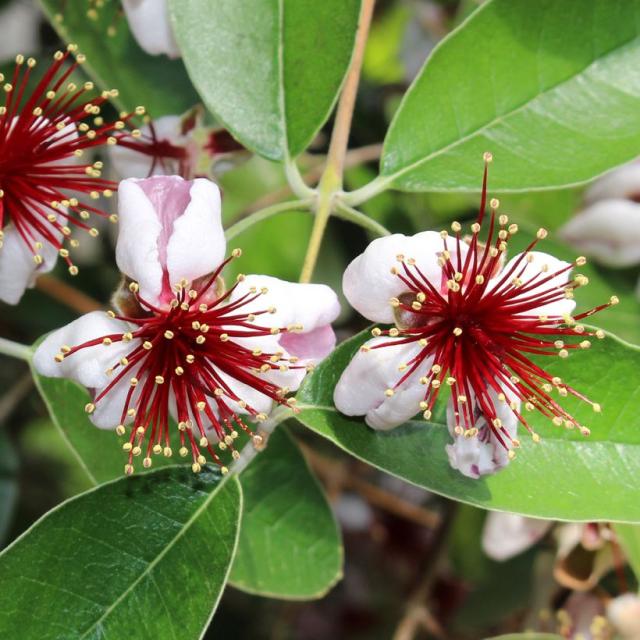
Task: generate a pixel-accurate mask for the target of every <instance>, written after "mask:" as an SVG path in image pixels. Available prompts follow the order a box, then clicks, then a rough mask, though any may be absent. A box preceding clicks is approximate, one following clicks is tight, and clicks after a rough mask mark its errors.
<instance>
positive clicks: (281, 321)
mask: <svg viewBox="0 0 640 640" xmlns="http://www.w3.org/2000/svg"><path fill="white" fill-rule="evenodd" d="M253 287H255V288H256V289H257V290H258V291H260V290H261V289H263V288H266V289H267V292H266V293H264V294H262V295H261V296H260V297H259V298H258V299H257V300H256V301H255V302H253V303H252V304H251V308H252V309H253V308H255V309H267V308H269V307H274V308H275V312H274V313H270V314H268V315H263V316H258V319H257V320H256V324H263V325H264V326H270V327H288V326H290V325H293V324H301V325H302V326H303V329H302V330H303V331H305V332H306V331H313V330H314V329H317V328H318V327H322V326H324V325H327V324H331V323H332V322H333V321H334V320H335V319H336V318H337V317H338V314H339V313H340V303H339V302H338V296H336V294H335V292H334V291H333V290H332V289H331V288H330V287H327V286H326V285H324V284H300V283H298V282H287V281H286V280H280V279H279V278H273V277H271V276H264V275H255V274H253V275H248V276H246V278H245V279H244V281H243V282H241V283H240V284H239V285H238V287H237V288H236V290H235V291H234V293H233V295H232V300H234V301H235V300H238V299H239V298H241V297H242V296H244V295H246V294H247V293H248V292H249V291H250V289H251V288H253ZM242 310H243V311H244V310H246V311H247V312H248V311H249V307H248V306H247V307H243V308H242Z"/></svg>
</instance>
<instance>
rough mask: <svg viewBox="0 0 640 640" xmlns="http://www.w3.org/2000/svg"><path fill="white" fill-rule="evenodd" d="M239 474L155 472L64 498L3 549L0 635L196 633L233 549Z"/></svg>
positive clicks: (57, 639)
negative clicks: (226, 476)
mask: <svg viewBox="0 0 640 640" xmlns="http://www.w3.org/2000/svg"><path fill="white" fill-rule="evenodd" d="M241 502H242V496H241V492H240V487H239V484H238V482H237V480H236V479H234V478H230V479H228V480H226V481H222V482H221V481H220V477H219V475H218V474H217V473H213V472H209V471H206V472H204V473H202V474H200V475H199V476H194V475H193V474H192V473H191V472H190V471H188V470H185V469H176V468H172V469H161V470H157V471H153V472H150V473H146V474H140V475H137V476H133V477H131V478H123V479H121V480H117V481H115V482H111V483H108V484H105V485H102V486H100V487H98V488H97V489H92V490H91V491H88V492H87V493H83V494H81V495H80V496H78V497H76V498H72V499H71V500H69V501H67V502H64V503H62V504H61V505H60V506H59V507H56V508H55V509H54V510H52V511H50V512H49V513H48V514H47V515H46V516H44V517H43V518H42V519H41V520H39V521H38V522H37V523H36V524H35V525H33V527H31V529H29V530H28V531H27V532H26V533H25V534H23V535H22V536H21V537H20V538H18V539H17V540H16V541H15V542H14V543H13V544H12V545H11V546H9V547H8V548H7V549H6V550H5V551H4V552H3V553H2V554H1V555H0V637H2V638H20V639H21V640H36V639H37V640H49V639H50V640H69V639H70V638H74V639H76V640H88V639H89V638H91V639H96V640H97V639H98V638H136V637H138V638H143V637H144V638H155V639H158V640H163V639H164V638H167V639H175V638H198V637H200V635H201V634H202V632H203V630H204V629H205V628H206V626H207V624H208V622H209V620H210V619H211V616H212V615H213V611H215V609H216V606H217V603H218V601H219V599H220V596H221V594H222V590H223V588H224V585H225V582H226V579H227V575H228V573H229V569H230V566H231V562H232V560H233V556H234V554H235V549H236V545H237V537H238V529H239V520H240V514H241V508H242V506H241Z"/></svg>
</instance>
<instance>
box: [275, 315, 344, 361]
mask: <svg viewBox="0 0 640 640" xmlns="http://www.w3.org/2000/svg"><path fill="white" fill-rule="evenodd" d="M280 346H281V347H282V348H283V349H284V350H285V351H286V352H287V353H288V354H289V355H292V356H295V357H296V358H300V359H301V360H302V361H303V362H313V363H314V364H315V363H318V362H320V361H321V360H323V359H324V358H326V357H327V356H328V355H329V354H330V353H331V352H332V351H333V350H334V348H335V346H336V334H335V332H334V331H333V329H332V328H331V325H330V324H325V325H323V326H321V327H318V328H316V329H312V330H311V331H305V332H304V333H285V334H284V335H283V336H282V337H281V338H280Z"/></svg>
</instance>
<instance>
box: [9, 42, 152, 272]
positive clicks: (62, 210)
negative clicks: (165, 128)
mask: <svg viewBox="0 0 640 640" xmlns="http://www.w3.org/2000/svg"><path fill="white" fill-rule="evenodd" d="M76 52H77V47H76V46H75V45H69V46H68V47H67V50H66V51H65V52H62V51H58V52H57V53H56V54H55V55H54V60H53V63H52V65H51V66H50V67H49V68H48V69H47V71H46V72H45V73H44V75H43V76H42V78H41V79H40V81H39V82H38V83H37V84H36V86H35V88H34V89H33V91H31V92H29V91H28V90H27V88H28V85H29V82H30V79H31V75H32V69H33V68H34V67H35V66H36V61H35V60H34V59H33V58H29V59H28V60H25V58H24V56H21V55H19V56H17V57H16V66H15V70H14V72H13V76H12V77H11V78H10V79H9V78H5V77H4V76H3V75H2V74H0V83H4V84H3V85H2V87H3V90H4V104H3V105H2V106H0V185H1V186H0V245H1V242H2V239H3V232H2V229H5V228H6V226H7V224H8V222H9V220H11V222H12V224H13V226H14V227H15V229H16V231H17V232H18V234H19V235H20V237H21V239H22V240H23V241H24V243H25V245H26V246H27V247H28V249H29V250H30V251H31V252H32V253H33V259H34V261H35V263H36V264H37V265H40V264H42V262H43V257H42V254H41V250H42V249H43V247H44V245H45V244H49V245H51V246H53V247H54V248H55V249H56V251H58V253H59V254H60V256H61V257H62V258H64V260H65V261H66V262H67V264H68V267H69V271H70V273H71V274H72V275H76V274H77V272H78V269H77V267H76V266H75V265H74V264H73V263H72V261H71V258H70V257H69V249H67V248H65V246H64V243H65V239H66V238H68V237H69V236H71V229H72V227H74V226H75V227H77V228H80V229H83V230H85V231H87V232H88V233H89V234H90V235H92V236H97V235H98V230H97V229H96V228H95V227H90V226H89V225H88V224H87V220H89V218H90V217H91V215H92V214H96V215H100V216H104V217H107V214H106V213H105V212H103V211H101V210H100V209H99V208H97V207H95V206H94V205H92V204H91V203H90V202H83V201H81V200H80V199H79V198H81V197H82V196H83V195H84V196H88V197H89V199H90V200H97V199H98V198H100V196H105V197H110V196H111V195H112V194H113V190H114V189H115V186H116V185H115V184H114V183H112V182H110V181H108V180H104V179H102V178H101V169H102V163H101V162H94V163H93V164H83V163H82V162H81V161H80V160H79V159H80V158H81V157H82V156H83V155H84V153H85V151H86V150H89V149H93V148H94V147H98V146H100V145H103V144H108V145H110V144H116V142H117V140H116V138H115V137H114V135H113V133H114V131H119V130H122V129H124V128H125V127H126V125H127V122H128V121H129V120H130V119H131V117H132V116H133V114H122V115H121V119H120V120H118V121H117V122H115V123H105V121H104V120H103V118H102V117H101V115H100V113H101V106H102V105H103V104H104V103H105V102H107V101H108V100H109V99H110V98H112V97H114V96H115V95H117V92H116V91H103V92H102V94H101V95H99V96H95V97H93V98H89V97H88V94H89V93H91V92H92V91H93V90H94V86H93V83H91V82H86V83H84V84H83V85H82V86H78V85H76V84H75V83H74V82H71V81H69V78H70V76H71V74H72V73H73V72H74V71H75V69H76V67H77V66H78V64H81V63H82V62H83V61H84V56H83V55H82V54H77V53H76ZM72 53H73V54H76V60H75V61H74V62H70V60H69V58H70V56H71V54H72ZM143 113H144V109H143V108H142V107H140V108H138V109H137V110H136V114H137V115H142V114H143ZM88 118H93V120H92V121H87V119H88ZM89 122H91V124H90V123H89ZM70 193H74V194H78V197H75V196H74V197H72V196H71V195H70ZM109 219H110V220H112V221H113V222H115V221H116V219H117V218H116V216H115V215H113V216H109ZM77 244H78V241H77V240H75V239H74V240H70V241H69V246H71V247H75V246H77Z"/></svg>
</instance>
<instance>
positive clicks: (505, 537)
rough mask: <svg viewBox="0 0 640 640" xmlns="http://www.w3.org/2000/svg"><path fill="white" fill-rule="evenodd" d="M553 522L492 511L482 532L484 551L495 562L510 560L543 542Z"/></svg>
mask: <svg viewBox="0 0 640 640" xmlns="http://www.w3.org/2000/svg"><path fill="white" fill-rule="evenodd" d="M553 524H554V523H553V520H540V519H538V518H527V517H526V516H520V515H518V514H516V513H501V512H499V511H490V512H489V513H488V514H487V519H486V520H485V523H484V529H483V531H482V549H483V550H484V552H485V553H486V554H487V555H488V556H489V557H490V558H492V559H493V560H499V561H504V560H509V559H510V558H513V557H514V556H517V555H518V554H520V553H522V552H523V551H526V550H527V549H528V548H529V547H531V546H532V545H534V544H535V543H536V542H538V541H539V540H541V539H542V538H543V537H544V536H545V535H546V533H547V532H548V531H549V529H551V527H552V526H553Z"/></svg>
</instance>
